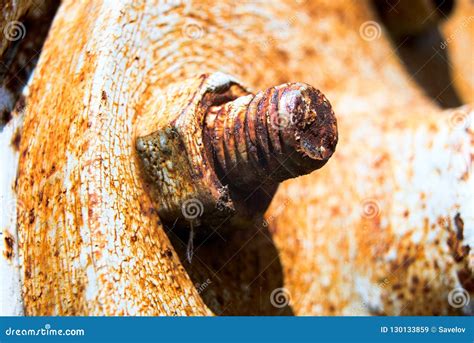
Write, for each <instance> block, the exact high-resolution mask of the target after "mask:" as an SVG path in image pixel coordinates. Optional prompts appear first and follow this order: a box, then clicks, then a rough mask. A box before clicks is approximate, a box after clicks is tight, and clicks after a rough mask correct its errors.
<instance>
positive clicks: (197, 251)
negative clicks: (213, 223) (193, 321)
mask: <svg viewBox="0 0 474 343" xmlns="http://www.w3.org/2000/svg"><path fill="white" fill-rule="evenodd" d="M223 226H226V228H225V230H220V229H216V230H214V231H212V230H209V228H200V227H197V228H194V231H195V232H197V233H199V231H201V232H203V231H207V230H209V232H210V233H209V234H207V235H199V234H198V235H197V236H198V238H195V239H194V241H193V243H194V244H193V245H194V249H193V257H192V261H191V262H189V261H188V259H187V245H188V238H189V229H183V228H179V229H178V228H169V227H167V228H166V231H167V234H168V237H169V238H170V240H171V242H172V244H173V246H174V248H175V250H176V251H177V253H178V255H179V257H180V259H181V262H182V263H183V266H184V267H185V269H186V271H187V272H188V274H189V276H190V278H191V280H192V281H193V283H194V285H195V287H196V289H197V291H198V292H199V293H200V295H201V296H202V299H203V300H204V302H205V303H206V305H207V306H208V307H209V308H210V309H211V310H212V311H213V312H214V313H215V314H216V315H224V316H225V315H227V316H234V315H242V316H257V315H259V316H261V315H267V316H274V315H285V316H290V315H293V311H292V309H291V307H290V306H288V300H289V299H286V298H285V297H286V295H285V294H284V292H280V290H279V289H280V288H282V287H283V272H282V266H281V263H280V258H279V255H278V250H277V249H276V247H275V245H274V243H273V241H272V238H271V235H270V233H269V231H268V229H267V228H266V227H265V226H263V225H261V226H260V227H257V226H250V227H248V228H245V229H244V228H234V227H229V224H227V223H225V224H224V225H223ZM206 229H207V230H206ZM224 231H225V236H224V235H223V234H222V232H224ZM199 236H200V237H199Z"/></svg>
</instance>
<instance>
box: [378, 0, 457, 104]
mask: <svg viewBox="0 0 474 343" xmlns="http://www.w3.org/2000/svg"><path fill="white" fill-rule="evenodd" d="M405 3H406V4H407V6H405V5H404V4H405ZM374 5H375V8H376V9H377V11H378V13H379V16H380V18H381V20H382V22H383V23H384V24H385V28H386V29H387V31H388V33H389V34H390V38H391V39H392V42H393V46H394V50H395V52H396V53H397V55H398V57H399V58H400V59H401V61H402V62H403V65H404V66H405V68H406V70H407V72H408V73H409V74H410V76H411V77H412V78H413V79H414V80H415V81H416V83H417V84H418V85H419V86H420V87H421V88H422V89H423V90H424V92H425V93H426V94H427V95H428V96H429V97H431V98H432V99H433V100H434V101H436V102H437V103H438V104H439V105H440V106H441V107H444V108H452V107H458V106H461V105H462V104H463V103H462V101H461V100H460V98H459V95H458V94H457V92H456V90H455V89H454V87H453V84H452V76H451V72H450V67H449V57H448V55H447V49H446V41H445V38H444V37H443V35H442V33H441V32H440V31H439V28H438V27H439V25H440V24H441V23H442V21H443V20H445V19H446V18H447V17H448V16H449V15H450V14H451V12H452V10H453V7H454V1H452V0H438V1H434V0H433V1H432V5H433V8H434V9H435V10H434V11H432V12H429V13H428V12H427V13H419V14H418V16H414V15H413V14H411V13H410V14H408V13H405V12H406V11H405V12H404V10H407V11H412V10H413V7H412V5H411V4H410V1H407V0H374ZM400 27H403V28H405V29H406V32H404V33H401V32H400V29H399V28H400ZM410 30H413V32H412V33H407V32H408V31H410Z"/></svg>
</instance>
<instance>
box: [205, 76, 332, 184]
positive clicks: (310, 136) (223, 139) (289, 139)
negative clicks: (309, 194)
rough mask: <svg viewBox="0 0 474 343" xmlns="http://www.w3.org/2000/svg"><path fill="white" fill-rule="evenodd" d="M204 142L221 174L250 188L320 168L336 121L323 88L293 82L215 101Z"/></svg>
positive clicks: (328, 153) (329, 151) (229, 181)
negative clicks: (222, 101) (217, 102)
mask: <svg viewBox="0 0 474 343" xmlns="http://www.w3.org/2000/svg"><path fill="white" fill-rule="evenodd" d="M204 143H205V145H206V148H207V151H208V153H209V154H211V155H212V161H213V163H214V168H215V169H216V171H217V174H218V175H219V177H220V178H221V180H222V181H223V182H224V183H225V184H229V185H230V186H233V187H235V188H237V189H240V190H245V191H249V190H252V189H254V188H255V187H258V186H260V185H262V184H276V183H279V182H282V181H284V180H286V179H289V178H293V177H297V176H300V175H305V174H308V173H310V172H312V171H313V170H316V169H319V168H321V167H322V166H323V165H324V164H325V163H326V162H327V161H328V159H329V158H330V157H331V155H332V154H333V153H334V151H335V148H336V144H337V125H336V119H335V116H334V112H333V111H332V108H331V105H330V104H329V102H328V100H327V99H326V98H325V96H324V95H323V94H322V93H321V92H320V91H318V90H316V89H315V88H313V87H311V86H309V85H307V84H303V83H289V84H283V85H279V86H276V87H271V88H268V89H267V90H265V91H262V92H259V93H257V94H256V95H255V96H254V95H247V96H242V97H240V98H237V99H235V100H233V101H230V102H227V103H225V104H223V105H220V106H212V107H210V108H209V110H208V112H207V115H206V118H205V128H204Z"/></svg>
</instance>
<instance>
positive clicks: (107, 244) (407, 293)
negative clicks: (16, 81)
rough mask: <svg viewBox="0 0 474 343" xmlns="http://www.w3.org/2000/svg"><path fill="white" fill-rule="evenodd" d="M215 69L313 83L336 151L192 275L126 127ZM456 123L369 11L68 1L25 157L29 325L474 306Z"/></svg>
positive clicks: (267, 82)
mask: <svg viewBox="0 0 474 343" xmlns="http://www.w3.org/2000/svg"><path fill="white" fill-rule="evenodd" d="M370 25H372V26H370ZM369 26H370V27H372V28H373V29H374V30H375V31H368V30H364V29H365V28H367V27H369ZM189 28H194V29H196V28H197V34H190V33H189V32H188V31H189V30H187V29H189ZM64 32H68V33H69V34H68V35H67V36H65V35H64ZM193 32H194V33H196V32H195V31H191V33H193ZM371 32H373V33H375V34H374V35H370V33H371ZM215 71H222V72H225V73H227V74H231V75H236V77H238V78H239V79H240V80H243V82H245V84H249V85H250V86H252V87H254V88H255V89H265V88H267V87H270V86H271V85H273V84H275V83H285V82H289V81H291V80H300V81H302V82H306V83H308V84H315V85H318V87H320V88H321V89H323V90H324V92H325V94H326V95H327V96H328V98H330V99H331V103H332V106H333V107H334V111H335V112H336V113H337V114H338V130H339V136H340V140H339V142H338V152H337V154H335V155H334V157H333V158H331V161H330V162H329V163H328V164H327V165H326V166H325V167H324V168H322V169H321V171H320V172H318V173H315V174H310V175H307V176H304V177H301V178H297V179H295V180H290V181H286V182H285V183H283V184H282V186H281V187H280V188H279V190H278V191H277V193H276V197H275V198H274V200H273V202H272V204H271V206H270V208H269V210H268V211H267V213H266V221H265V222H264V223H262V225H261V226H258V228H254V231H252V230H250V229H251V228H249V230H247V232H239V233H236V235H235V236H233V237H232V238H231V239H228V240H227V241H222V242H221V241H218V243H216V242H213V243H212V244H211V243H210V242H209V241H208V242H207V243H208V244H204V245H202V246H198V247H196V248H195V256H196V257H195V262H193V264H191V265H190V264H187V263H186V262H185V261H180V260H179V256H180V255H182V254H181V253H180V251H181V247H180V245H179V241H177V240H175V239H174V238H171V241H170V240H169V238H168V237H167V236H166V234H165V232H164V230H163V226H162V225H161V224H160V221H159V218H158V216H157V215H156V213H155V212H154V210H153V207H152V205H151V202H150V200H149V198H148V196H147V193H146V191H145V190H144V189H143V188H142V184H141V182H140V178H139V177H138V175H139V168H138V167H137V164H136V163H135V160H134V153H133V152H134V141H133V137H134V127H135V123H136V120H137V118H138V117H139V116H140V114H141V113H143V109H144V108H145V107H146V106H147V105H146V104H147V103H149V102H150V101H151V100H152V97H153V94H154V90H156V89H164V88H165V87H166V86H168V85H169V84H171V83H173V82H178V81H181V80H183V79H186V78H190V77H193V76H195V75H197V74H201V73H208V72H210V73H212V72H215ZM459 111H460V112H459ZM471 112H472V111H471V110H470V109H469V108H462V109H459V110H458V111H451V112H442V111H441V110H440V109H439V108H438V107H436V106H435V105H434V104H433V103H431V102H430V101H429V100H428V99H427V98H425V97H424V95H423V94H422V92H421V91H420V90H419V89H417V88H416V87H415V85H414V84H413V82H412V81H411V80H410V79H409V77H408V76H407V75H406V74H405V73H404V70H403V68H402V66H401V65H400V64H399V62H398V60H397V59H396V57H395V56H394V53H393V47H391V46H390V43H389V41H388V40H387V39H386V37H385V33H384V31H383V29H382V28H381V27H380V25H378V24H377V18H376V16H375V15H374V12H373V10H372V9H371V7H370V6H369V4H368V2H364V1H349V0H339V1H338V0H327V1H326V0H318V1H314V2H312V1H306V2H295V1H282V2H266V3H257V4H253V3H247V2H245V3H238V4H236V3H235V2H230V1H221V2H218V3H216V2H206V1H203V2H202V3H201V2H200V3H199V4H191V3H172V4H169V3H168V4H164V3H159V2H158V1H156V2H155V1H150V2H146V1H143V2H142V1H140V2H136V1H133V2H132V1H123V2H120V4H117V3H116V2H113V4H112V3H110V2H104V3H101V4H99V3H95V2H94V3H92V2H91V3H83V2H75V1H64V2H63V4H62V5H61V8H60V11H59V13H58V15H57V17H56V18H55V22H54V25H53V28H52V30H51V32H50V35H49V39H48V41H47V43H46V46H45V49H44V53H43V55H42V57H41V60H40V62H39V67H38V69H37V70H36V72H35V78H34V80H33V82H32V89H31V94H30V95H29V97H28V105H27V108H26V112H25V113H26V117H25V126H24V134H23V138H24V139H22V141H21V145H20V164H19V170H20V174H19V178H18V187H17V191H18V195H19V201H21V202H22V204H23V206H24V207H25V211H24V212H23V215H21V216H20V217H19V218H18V223H19V234H20V237H19V240H20V251H19V253H20V261H21V262H22V266H23V277H24V286H23V289H24V300H25V308H26V312H27V313H28V314H143V315H147V314H164V315H173V314H212V313H217V314H220V313H230V314H262V313H265V314H278V313H286V314H291V313H294V314H298V315H308V314H313V315H319V314H326V315H329V314H371V313H385V314H415V313H417V314H418V313H420V314H421V313H423V314H435V313H440V314H442V313H462V312H463V311H467V310H466V308H464V309H463V308H462V307H456V306H453V305H451V303H450V302H449V300H450V299H451V298H450V297H449V296H450V294H451V292H452V291H453V290H456V289H457V288H458V287H463V289H464V290H465V291H466V292H468V294H471V297H472V286H471V285H472V260H473V251H472V248H471V247H472V245H473V242H472V237H473V234H472V232H473V223H474V221H473V218H472V210H471V209H472V201H473V200H472V192H470V189H472V182H473V181H472V180H473V178H472V174H471V167H472V129H471V126H469V125H471V124H469V123H471V122H472V121H469V120H470V119H469V118H471V116H472V114H471ZM459 122H461V123H466V125H461V126H460V127H461V128H463V129H458V128H459V125H458V124H456V123H459ZM453 123H454V124H453ZM45 138H47V139H45ZM373 204H375V208H378V209H379V211H376V212H375V213H378V214H377V215H374V214H373V213H372V212H371V211H370V209H372V208H374V206H372V205H373ZM364 209H365V211H364ZM225 225H226V223H224V224H223V226H225ZM460 228H462V230H461V229H460ZM461 233H462V234H461ZM170 237H171V236H170ZM269 238H271V239H269ZM217 239H219V238H217ZM465 246H467V247H468V248H465ZM182 260H183V259H182ZM260 276H261V277H260ZM208 279H209V280H210V281H212V282H211V283H209V282H207V281H206V282H207V283H206V284H209V286H208V287H207V288H206V289H205V290H202V288H201V287H196V286H195V284H196V283H199V284H201V285H202V284H203V282H204V280H208ZM282 288H284V289H285V290H286V291H287V293H285V294H288V295H290V296H289V298H288V302H287V304H286V305H287V306H286V307H283V309H284V310H285V312H278V310H279V308H277V307H275V306H273V304H272V302H271V301H269V299H270V298H271V296H272V294H274V292H273V291H275V290H280V289H282ZM255 304H259V305H258V306H256V305H255Z"/></svg>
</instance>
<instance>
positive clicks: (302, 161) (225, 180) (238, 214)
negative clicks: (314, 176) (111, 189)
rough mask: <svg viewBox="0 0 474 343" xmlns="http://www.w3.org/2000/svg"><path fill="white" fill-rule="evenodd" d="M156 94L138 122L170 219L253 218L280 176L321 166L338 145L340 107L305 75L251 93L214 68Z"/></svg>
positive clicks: (208, 222) (141, 153) (152, 179)
mask: <svg viewBox="0 0 474 343" xmlns="http://www.w3.org/2000/svg"><path fill="white" fill-rule="evenodd" d="M156 99H159V101H158V100H157V101H152V102H151V103H150V104H149V106H147V107H146V108H145V109H144V113H143V115H142V117H141V119H140V122H139V124H138V125H137V133H136V137H137V138H136V148H137V152H138V157H139V163H140V165H141V170H142V171H143V175H144V180H145V187H146V189H147V190H148V191H149V193H150V194H151V198H152V199H153V200H154V202H155V203H156V206H157V208H158V213H159V215H160V217H161V219H162V220H163V221H165V222H169V223H176V222H177V223H179V225H182V226H189V225H190V224H194V226H198V225H200V224H204V225H203V226H204V227H206V226H211V227H216V226H220V224H222V223H223V222H224V221H228V220H230V223H234V224H238V225H242V224H243V223H248V222H249V220H250V221H251V220H253V219H255V217H256V216H260V215H261V214H262V213H263V212H264V211H265V209H266V208H267V207H268V205H269V203H270V201H271V199H272V196H273V195H274V193H275V191H276V189H277V187H278V184H279V183H280V182H282V181H284V180H286V179H289V178H293V177H297V176H300V175H304V174H308V173H310V172H311V171H313V170H316V169H318V168H321V167H322V166H323V165H324V164H325V163H326V162H327V161H328V159H329V158H330V157H331V155H332V154H333V152H334V151H335V147H336V143H337V126H336V119H335V116H334V112H333V111H332V109H331V106H330V104H329V102H328V101H327V99H326V98H325V97H324V95H323V94H321V92H319V91H318V90H316V89H314V88H313V87H311V86H309V85H307V84H302V83H288V84H283V85H280V86H276V87H272V88H269V89H267V90H265V91H262V92H259V93H257V94H256V95H253V94H251V93H249V92H248V91H247V90H246V89H245V88H244V87H242V86H241V85H240V84H239V83H238V82H237V81H235V80H233V79H232V78H230V77H229V76H227V75H225V74H222V73H215V74H211V75H202V76H200V77H197V78H193V79H190V80H186V81H183V82H181V83H177V84H174V85H171V86H169V87H168V88H167V89H165V90H164V92H163V93H161V92H160V93H159V94H157V95H156ZM157 112H158V113H157Z"/></svg>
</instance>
